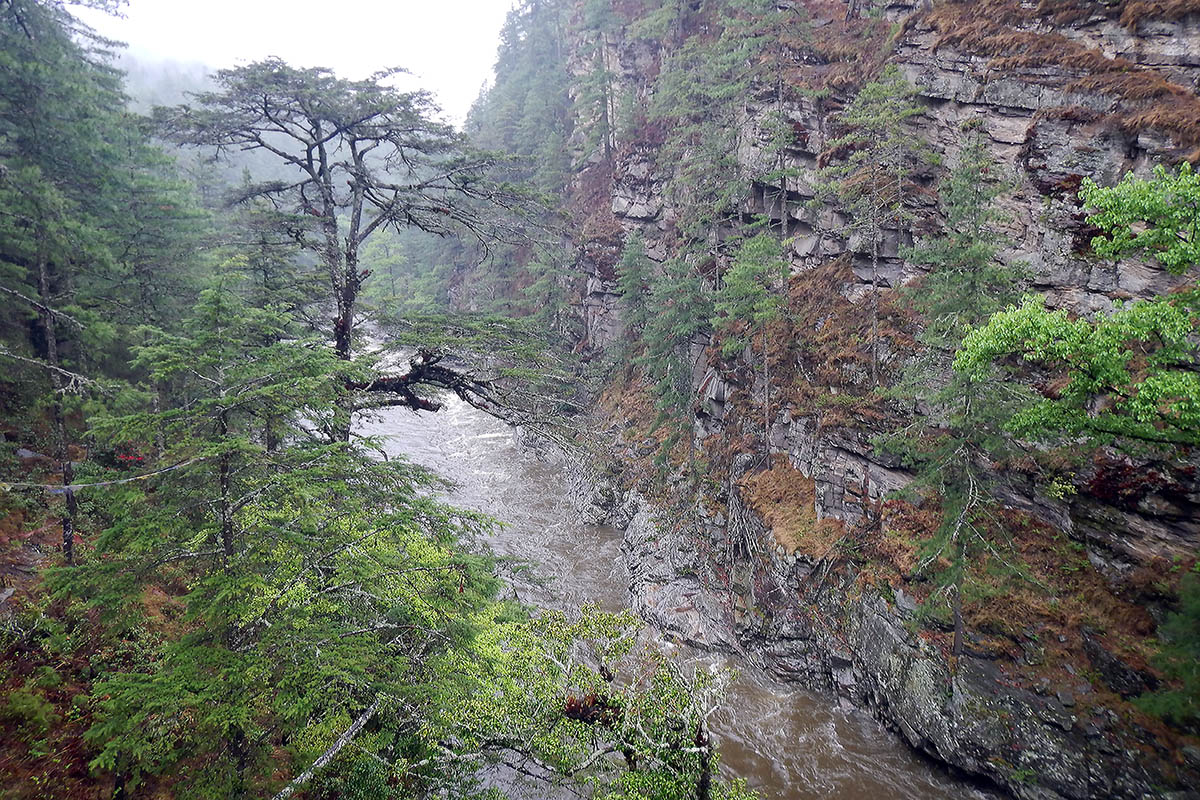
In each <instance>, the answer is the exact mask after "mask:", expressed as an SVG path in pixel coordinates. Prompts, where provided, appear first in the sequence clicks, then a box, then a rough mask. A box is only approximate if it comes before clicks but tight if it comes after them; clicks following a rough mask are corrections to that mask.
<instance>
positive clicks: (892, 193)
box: [813, 64, 926, 385]
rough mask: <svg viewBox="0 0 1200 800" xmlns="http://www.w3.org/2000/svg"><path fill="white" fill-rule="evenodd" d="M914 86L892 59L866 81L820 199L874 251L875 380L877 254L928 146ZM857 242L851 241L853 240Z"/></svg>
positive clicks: (847, 114)
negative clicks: (833, 204) (831, 202)
mask: <svg viewBox="0 0 1200 800" xmlns="http://www.w3.org/2000/svg"><path fill="white" fill-rule="evenodd" d="M916 93H917V92H916V88H915V87H913V86H912V84H910V83H909V82H908V80H907V79H906V78H905V77H904V75H903V73H901V72H900V68H899V67H897V66H895V65H894V64H893V65H889V66H888V67H887V68H886V69H884V71H883V73H882V74H881V75H880V76H879V78H878V79H876V80H874V81H872V82H870V83H868V84H867V85H865V86H864V87H863V88H862V90H861V91H860V92H859V93H858V95H857V96H855V98H854V100H853V101H852V102H851V103H850V104H849V105H847V106H846V108H845V109H844V110H843V111H842V113H841V114H840V115H839V117H838V121H839V124H840V125H841V126H843V127H844V128H845V129H846V133H845V134H843V135H842V136H840V137H838V138H837V139H835V140H833V141H832V142H830V150H831V152H834V153H841V154H844V157H843V158H842V160H841V161H840V162H839V163H835V164H833V165H831V166H828V167H826V168H825V169H824V176H825V179H826V180H827V181H828V183H827V184H826V185H825V186H823V187H821V189H820V191H819V193H818V194H819V197H818V199H816V200H814V201H813V202H814V203H815V202H819V201H820V200H821V199H822V196H823V198H826V199H827V198H835V199H836V200H837V202H838V203H839V205H841V207H842V209H843V210H844V211H845V213H846V215H847V216H848V217H849V232H850V233H851V234H853V235H854V236H856V237H858V238H859V239H860V241H859V244H858V247H857V248H856V249H860V250H861V249H864V248H863V244H865V245H866V247H865V249H867V250H869V252H870V256H871V286H872V290H873V291H872V296H871V381H872V383H874V384H876V385H878V384H879V337H880V333H879V258H880V250H881V248H882V246H883V236H884V232H885V231H886V230H888V229H892V228H897V227H899V226H900V225H901V223H902V222H903V221H904V220H905V218H906V216H907V212H905V210H904V201H905V199H906V197H907V196H908V194H909V187H908V180H909V177H910V176H911V175H912V173H913V171H914V170H915V169H916V167H917V165H918V164H919V163H920V162H921V161H923V160H924V159H925V157H926V156H925V150H926V148H925V146H924V144H923V143H922V142H921V141H920V139H919V138H918V137H917V136H916V135H915V134H914V132H913V131H912V130H911V126H910V125H909V124H908V123H909V122H910V121H911V120H913V119H914V118H916V117H918V116H920V115H921V114H922V113H923V109H922V108H921V107H920V106H919V105H917V104H916V103H914V102H913V98H914V97H915V96H916ZM852 246H853V241H852Z"/></svg>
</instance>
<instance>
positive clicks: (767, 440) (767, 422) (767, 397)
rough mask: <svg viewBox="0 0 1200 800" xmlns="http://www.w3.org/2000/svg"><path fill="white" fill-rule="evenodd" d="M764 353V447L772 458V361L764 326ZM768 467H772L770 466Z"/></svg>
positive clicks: (764, 326) (768, 456)
mask: <svg viewBox="0 0 1200 800" xmlns="http://www.w3.org/2000/svg"><path fill="white" fill-rule="evenodd" d="M762 351H763V445H764V446H765V448H766V451H767V458H768V459H769V458H770V456H771V359H770V357H769V356H768V355H767V325H766V323H765V322H764V323H763V326H762ZM767 466H770V464H768V465H767Z"/></svg>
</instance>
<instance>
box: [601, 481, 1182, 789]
mask: <svg viewBox="0 0 1200 800" xmlns="http://www.w3.org/2000/svg"><path fill="white" fill-rule="evenodd" d="M617 505H618V506H621V505H624V506H625V507H626V508H633V509H635V511H634V513H633V515H632V518H631V519H630V521H629V523H628V526H627V527H626V533H625V542H624V546H623V552H624V554H625V557H626V559H627V564H628V567H629V575H630V590H631V597H632V601H633V607H634V608H635V609H636V610H637V611H638V612H639V613H640V614H641V615H642V616H643V617H644V618H645V619H646V620H647V621H649V622H650V623H652V624H653V625H655V626H656V627H657V628H659V629H660V630H662V631H663V632H665V633H666V634H668V635H670V636H674V637H675V638H677V639H678V640H679V641H681V642H683V643H686V644H689V645H692V646H696V647H702V648H710V649H714V650H719V651H722V652H732V653H738V654H740V655H742V656H743V657H745V658H747V659H749V660H752V661H754V662H755V663H758V664H760V665H761V666H763V667H765V668H767V669H769V670H770V671H771V672H773V673H774V674H776V675H777V676H779V677H781V678H783V679H785V680H789V681H793V682H796V683H799V684H802V685H804V686H806V687H808V688H811V689H815V690H819V691H824V692H827V693H829V694H830V695H832V696H834V697H836V698H838V699H839V700H840V701H841V702H842V703H844V704H845V705H847V706H854V707H861V708H866V709H869V710H871V711H872V712H873V713H874V715H875V716H876V717H877V718H878V719H879V720H881V721H882V722H883V723H884V724H886V725H887V726H888V727H890V728H892V729H893V730H895V731H896V732H897V733H898V734H899V735H900V736H902V737H903V738H904V739H905V741H907V742H908V743H909V744H910V745H911V746H913V747H914V748H916V749H918V750H920V751H922V752H924V753H926V754H928V755H929V756H931V757H934V758H936V759H938V760H940V761H942V762H944V763H946V764H950V765H952V766H954V767H955V768H957V769H960V770H962V771H964V772H966V773H968V774H971V775H975V776H978V777H980V778H984V779H986V780H987V781H989V782H991V783H994V784H995V785H996V786H999V787H1003V788H1005V789H1006V790H1007V791H1009V792H1010V793H1011V794H1012V795H1013V796H1015V797H1019V798H1030V800H1035V799H1036V800H1049V799H1056V798H1071V799H1072V800H1076V799H1078V800H1083V798H1097V797H1105V798H1130V799H1131V800H1132V798H1147V797H1171V798H1178V799H1179V800H1183V799H1184V798H1190V797H1196V796H1197V793H1196V792H1195V791H1194V790H1193V789H1188V788H1186V787H1188V786H1191V787H1196V786H1200V758H1196V757H1194V756H1198V755H1200V753H1196V754H1190V755H1189V753H1186V752H1185V753H1184V754H1183V755H1182V757H1181V758H1179V759H1177V766H1176V767H1175V768H1174V769H1173V770H1172V773H1171V774H1170V775H1164V774H1163V773H1162V771H1161V769H1160V767H1161V764H1162V763H1163V762H1164V760H1166V759H1167V758H1168V757H1169V756H1170V755H1171V754H1168V753H1165V752H1158V753H1156V754H1155V756H1154V757H1153V758H1148V757H1147V755H1148V753H1147V750H1148V749H1152V748H1153V746H1154V745H1153V744H1152V741H1153V739H1152V737H1149V736H1146V735H1144V732H1142V731H1138V730H1137V729H1136V726H1131V725H1130V724H1129V723H1128V722H1126V721H1125V720H1123V719H1121V718H1120V717H1119V716H1118V715H1117V714H1116V713H1115V712H1113V711H1112V710H1109V709H1106V708H1104V707H1103V706H1102V705H1099V704H1096V703H1094V702H1092V701H1093V700H1094V697H1095V695H1096V692H1097V691H1102V690H1104V689H1105V688H1106V687H1105V686H1102V685H1093V683H1092V682H1091V680H1093V679H1095V680H1101V681H1105V682H1111V684H1112V685H1113V686H1114V687H1119V689H1118V690H1121V689H1123V690H1125V691H1127V692H1129V693H1134V694H1136V693H1137V692H1138V691H1141V690H1142V689H1144V688H1145V685H1146V684H1145V681H1147V680H1148V676H1146V675H1144V674H1140V673H1139V672H1137V671H1136V670H1133V669H1131V668H1130V667H1129V666H1128V665H1126V664H1124V663H1123V662H1121V661H1120V659H1118V658H1116V657H1115V656H1113V655H1112V654H1111V653H1109V652H1108V651H1107V650H1106V649H1104V647H1103V646H1102V645H1100V644H1099V643H1098V641H1096V640H1094V639H1090V638H1089V639H1088V641H1089V642H1090V643H1091V644H1090V645H1088V647H1089V651H1088V652H1089V654H1090V655H1091V656H1092V658H1093V665H1094V672H1095V675H1093V676H1092V678H1090V679H1089V678H1085V677H1082V676H1081V675H1077V676H1075V677H1074V680H1073V682H1072V683H1071V684H1070V685H1068V686H1049V685H1045V686H1035V687H1032V688H1022V687H1020V686H1018V685H1016V682H1015V681H1014V679H1013V677H1012V676H1011V675H1010V674H1008V672H1007V671H1006V668H1005V666H1004V663H1003V661H1000V660H996V659H994V658H989V657H987V655H986V654H981V653H978V652H972V651H970V650H969V651H968V653H967V654H966V655H965V656H963V657H962V658H960V659H958V660H957V662H955V661H954V660H952V659H949V658H948V657H947V653H946V652H945V650H944V646H942V645H939V644H938V643H937V642H935V641H932V640H930V639H927V638H924V637H922V636H921V635H920V633H919V626H917V625H916V624H914V622H915V620H914V615H915V614H916V613H917V607H918V604H917V603H916V601H915V600H914V599H913V598H911V597H909V596H907V595H906V594H905V593H904V592H903V591H896V592H894V593H892V595H891V596H890V597H889V596H885V595H884V594H881V593H879V592H877V591H874V590H871V589H868V590H866V591H864V590H863V588H862V587H861V585H860V584H859V583H858V582H857V581H856V580H855V578H854V574H853V573H852V572H845V571H841V570H838V569H835V568H834V565H833V564H832V563H831V562H817V563H812V562H810V561H807V560H805V559H797V558H795V557H793V556H781V555H779V554H778V553H777V552H776V551H775V548H774V543H773V541H772V540H771V539H770V538H769V534H768V533H767V531H766V528H765V527H763V526H762V524H761V523H758V522H755V521H753V520H749V521H747V522H746V525H745V526H743V527H742V529H741V530H740V532H739V536H740V537H742V538H741V541H740V542H738V543H736V544H735V545H734V546H733V548H732V549H735V550H738V551H739V552H738V554H737V555H736V556H735V557H733V558H732V559H729V560H727V561H725V562H724V563H725V564H726V565H727V566H728V567H729V572H728V573H727V574H724V575H721V576H717V575H714V564H716V563H717V561H715V560H714V559H713V558H712V555H713V552H712V551H713V550H715V549H717V548H721V549H722V550H724V551H725V552H728V550H725V548H727V547H729V546H730V541H729V537H728V536H727V532H728V530H729V525H728V520H726V519H725V518H723V517H715V518H708V519H702V520H701V522H700V524H699V525H692V526H690V527H687V526H681V525H678V524H673V523H672V522H671V521H670V519H669V515H665V514H663V513H662V512H661V511H656V510H655V509H654V507H653V506H652V504H651V503H649V502H648V501H647V500H646V499H645V498H643V497H641V496H640V495H637V494H636V493H634V494H632V495H629V497H628V499H627V500H626V501H625V503H619V504H617ZM734 505H735V506H737V501H736V499H735V502H734ZM735 513H744V512H739V511H733V512H731V516H732V515H733V514H735ZM747 536H748V537H750V540H751V542H752V543H750V544H749V546H747V539H746V538H745V537H747ZM706 550H707V551H709V552H707V553H706V552H705V551H706ZM764 564H765V566H764ZM718 581H723V582H724V586H725V588H724V590H718V589H714V586H716V585H717V582H718ZM1030 657H1031V658H1032V657H1036V656H1035V655H1033V654H1031V655H1030ZM952 664H953V666H951V665H952ZM1171 786H1173V787H1174V788H1170V787H1171Z"/></svg>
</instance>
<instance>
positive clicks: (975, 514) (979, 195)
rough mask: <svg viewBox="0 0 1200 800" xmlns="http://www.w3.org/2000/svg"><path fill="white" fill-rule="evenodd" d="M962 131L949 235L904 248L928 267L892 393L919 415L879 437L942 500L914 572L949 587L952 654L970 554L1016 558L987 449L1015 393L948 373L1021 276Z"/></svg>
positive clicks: (949, 194) (977, 152)
mask: <svg viewBox="0 0 1200 800" xmlns="http://www.w3.org/2000/svg"><path fill="white" fill-rule="evenodd" d="M964 135H965V137H966V144H965V147H964V148H963V152H962V155H961V157H960V159H959V163H958V164H957V165H956V166H955V167H954V169H953V170H951V172H950V174H949V176H948V177H947V178H946V180H945V182H944V183H943V186H942V202H943V205H944V210H945V216H946V233H945V234H944V235H943V236H942V237H940V238H938V239H935V240H933V241H931V242H927V243H924V244H923V245H922V246H921V247H918V248H917V249H915V250H914V251H913V252H912V253H910V254H909V256H910V257H911V258H912V260H914V261H915V262H917V263H923V264H926V265H927V266H928V267H929V273H928V274H927V275H926V276H925V277H924V278H923V279H922V280H921V282H920V285H919V287H918V288H916V289H912V290H909V291H908V292H907V294H908V296H909V299H910V300H911V301H912V302H913V303H914V304H915V306H916V308H917V309H918V310H919V311H920V312H921V314H922V317H923V319H924V320H925V323H924V326H923V328H922V329H921V332H920V333H919V335H918V337H917V340H918V342H919V343H920V344H921V345H922V348H923V350H922V352H921V353H920V354H918V355H917V356H916V357H915V358H914V359H913V361H912V362H911V363H910V364H909V366H908V367H907V369H906V370H905V372H904V375H903V377H902V379H901V381H900V383H899V384H898V386H897V387H896V388H895V389H894V390H893V392H892V394H893V396H895V397H899V398H903V399H905V400H907V401H909V402H911V403H912V404H913V407H914V409H915V412H916V413H917V414H918V415H919V416H918V418H917V419H916V420H915V421H914V422H913V424H912V425H911V426H909V427H907V428H905V429H902V430H900V431H898V432H897V433H896V434H894V435H893V436H891V437H889V438H887V439H885V442H884V443H885V446H886V447H888V448H889V449H892V450H894V451H898V452H899V453H901V454H902V455H903V456H904V457H905V459H906V461H907V463H908V464H909V465H910V466H912V467H914V468H915V469H916V472H917V478H916V481H915V482H914V484H913V489H918V490H925V491H928V492H932V493H933V494H934V495H935V497H936V498H937V499H938V501H939V502H940V504H941V521H940V524H939V526H938V528H937V530H936V531H934V532H933V534H932V536H931V537H930V538H929V540H928V541H926V542H925V543H924V545H923V548H922V556H921V562H920V566H919V571H926V570H930V569H935V574H934V575H933V577H934V579H935V580H936V581H937V582H938V583H939V584H940V585H941V587H943V588H945V589H947V590H949V592H950V606H951V612H952V615H953V621H954V643H953V654H954V655H955V656H959V655H961V653H962V648H963V635H964V621H963V595H964V592H965V591H966V589H967V585H968V583H969V580H970V575H971V573H972V572H973V571H974V570H976V569H978V568H979V564H978V563H977V562H979V561H987V560H989V559H990V560H992V561H993V562H999V564H998V566H1000V567H1004V568H1010V567H1011V568H1015V565H1014V564H1012V558H1011V557H1002V556H1000V555H999V552H1000V550H1001V549H1002V548H1003V542H1001V541H999V539H998V537H997V531H996V530H995V526H994V524H993V523H992V522H991V521H990V520H989V515H988V514H987V508H988V502H989V499H990V490H989V487H990V486H991V484H992V483H993V482H994V481H995V480H996V476H995V471H994V469H993V468H992V467H991V462H990V460H989V457H991V458H994V457H995V456H996V455H997V454H998V453H1000V452H1002V451H1003V449H1004V447H1005V443H1006V439H1005V436H1004V431H1003V423H1004V422H1005V420H1007V419H1008V417H1009V415H1011V414H1012V412H1013V410H1014V402H1013V397H1014V395H1013V393H1011V392H1006V391H1002V390H999V389H998V388H997V386H996V383H995V376H994V375H992V374H989V373H987V372H982V371H981V372H977V373H974V374H966V373H962V372H956V371H954V370H953V368H952V367H953V360H954V354H955V351H956V350H957V349H958V347H959V346H960V345H961V343H962V341H963V338H964V337H965V336H966V335H967V334H968V333H969V332H970V331H971V329H972V328H974V327H976V326H978V325H980V324H982V323H983V322H984V321H986V320H987V319H988V317H989V316H991V315H992V314H993V313H995V312H996V311H997V310H998V309H1000V308H1003V307H1004V305H1005V304H1006V303H1008V302H1011V300H1012V299H1013V298H1014V297H1016V296H1017V293H1018V286H1019V279H1020V274H1019V272H1018V271H1017V270H1016V269H1014V268H1012V267H1010V266H1007V265H1005V264H1003V263H1002V262H1001V261H1000V260H999V259H998V257H997V250H998V247H999V244H1000V242H1001V241H1002V239H1001V236H1000V233H999V231H998V225H999V223H1000V222H1001V221H1002V218H1001V216H1000V214H999V212H998V211H997V210H996V205H995V201H996V199H997V198H998V197H999V196H1000V195H1001V194H1002V193H1003V192H1004V191H1005V189H1006V187H1005V185H1004V184H1003V183H1002V182H1000V181H999V180H997V175H996V169H997V168H996V164H995V163H994V161H993V160H992V158H991V156H990V154H989V153H988V151H987V149H986V147H985V145H984V143H983V137H982V134H981V132H980V130H979V128H978V126H977V125H969V126H967V128H966V130H965V131H964ZM929 425H932V428H931V429H930V430H926V431H924V432H922V433H921V434H920V435H914V432H915V431H914V429H917V430H919V429H920V428H921V427H924V426H929ZM943 563H944V564H946V565H947V566H946V567H945V568H944V569H937V565H938V564H943Z"/></svg>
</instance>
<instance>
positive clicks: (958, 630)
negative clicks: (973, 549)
mask: <svg viewBox="0 0 1200 800" xmlns="http://www.w3.org/2000/svg"><path fill="white" fill-rule="evenodd" d="M959 536H960V538H959V540H958V574H957V575H955V576H954V643H953V645H951V648H950V652H951V654H952V655H953V656H954V657H955V658H956V659H957V658H958V657H960V656H961V655H962V651H963V611H962V593H963V573H964V572H966V567H967V565H966V560H967V546H966V540H965V539H963V538H961V537H962V532H961V531H960V532H959Z"/></svg>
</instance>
